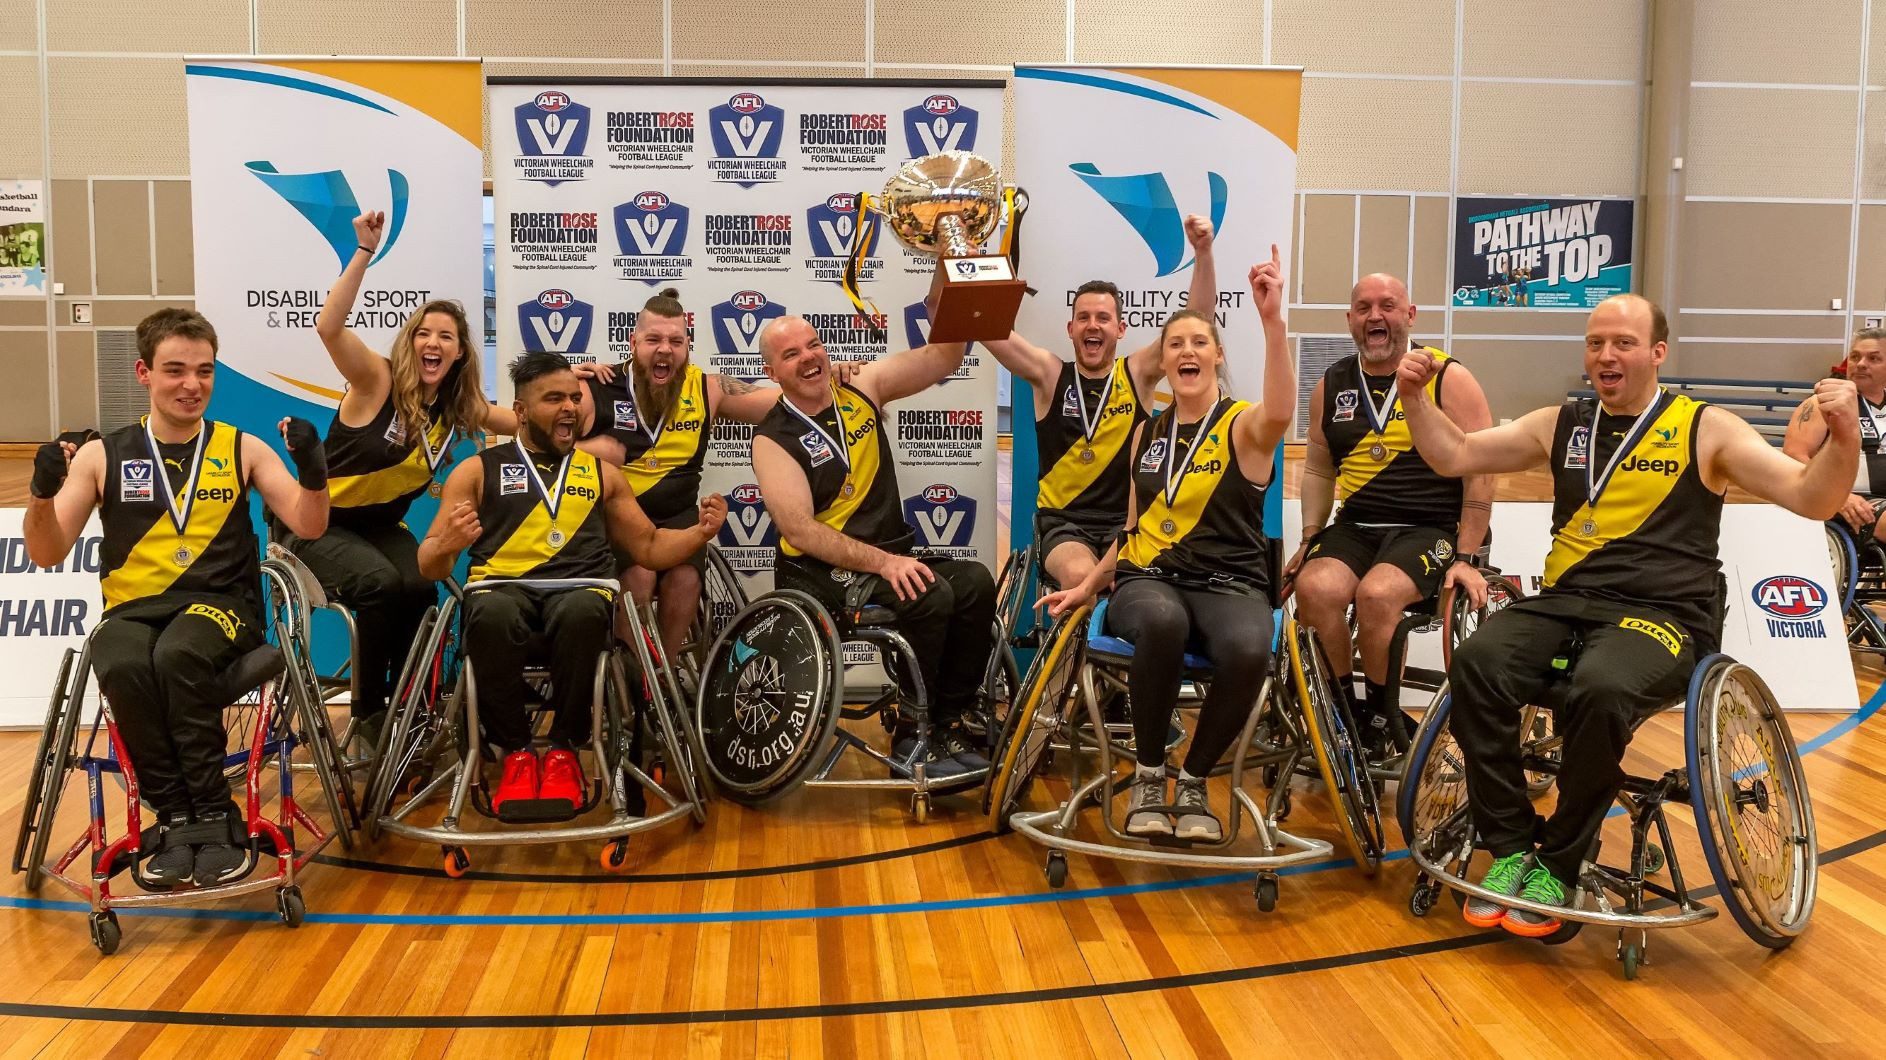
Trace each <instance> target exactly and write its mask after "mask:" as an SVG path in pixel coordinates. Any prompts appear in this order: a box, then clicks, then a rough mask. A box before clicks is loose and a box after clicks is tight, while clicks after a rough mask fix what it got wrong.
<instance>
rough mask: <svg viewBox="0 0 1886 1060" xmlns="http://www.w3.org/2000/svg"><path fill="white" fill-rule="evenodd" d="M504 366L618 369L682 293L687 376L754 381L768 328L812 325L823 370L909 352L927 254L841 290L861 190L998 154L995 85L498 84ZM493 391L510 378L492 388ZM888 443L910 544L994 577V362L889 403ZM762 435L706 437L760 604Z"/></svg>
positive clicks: (887, 246) (726, 535) (721, 430)
mask: <svg viewBox="0 0 1886 1060" xmlns="http://www.w3.org/2000/svg"><path fill="white" fill-rule="evenodd" d="M489 98H490V108H491V123H492V128H493V130H495V132H494V136H495V137H496V142H495V144H494V147H493V151H492V172H493V174H494V180H493V196H494V199H495V203H494V205H495V207H496V216H497V224H496V243H497V302H498V326H497V331H498V351H499V355H500V359H501V360H503V361H506V362H508V361H509V360H510V359H511V358H512V357H514V356H515V355H517V354H518V353H520V352H523V351H525V350H554V351H557V352H560V353H564V354H567V355H569V356H570V357H571V358H572V359H578V360H589V359H595V360H603V361H608V362H614V361H620V360H624V359H627V358H628V356H629V335H630V333H631V331H632V330H633V328H634V325H635V316H636V313H637V312H638V311H639V310H640V309H641V307H642V304H643V303H644V302H645V301H647V299H648V297H649V296H650V295H652V294H654V293H655V292H656V291H658V290H660V289H661V288H663V287H666V286H670V285H672V286H674V287H676V288H678V289H679V290H680V293H681V301H682V303H683V304H684V305H686V306H687V307H688V310H689V313H688V324H689V327H690V328H691V329H692V330H693V333H694V353H693V355H692V356H693V360H694V363H696V364H698V365H700V366H701V368H702V370H704V371H707V372H720V373H724V374H727V375H730V376H736V377H739V378H741V379H746V380H750V381H755V382H759V383H761V384H762V385H765V383H766V380H765V373H764V372H763V371H762V370H761V367H760V356H759V346H758V343H757V339H758V335H759V329H760V327H761V326H763V325H764V324H765V322H766V321H767V320H769V319H772V318H774V317H779V316H784V315H786V314H789V313H790V314H796V315H800V316H803V317H805V318H806V319H807V320H808V321H809V322H811V324H812V325H813V327H814V328H816V329H817V330H818V332H819V335H820V336H821V338H823V340H824V342H825V346H826V349H827V350H828V351H829V352H830V354H831V356H832V359H833V360H835V361H858V360H874V359H876V358H878V357H882V356H884V354H885V353H886V352H895V351H897V350H902V349H906V348H908V347H911V346H917V345H921V344H922V343H923V341H924V335H925V332H926V331H927V327H928V321H927V319H926V318H925V317H924V316H923V310H922V301H923V297H924V295H925V293H927V292H928V290H929V285H930V278H931V275H932V274H933V273H934V272H935V268H936V264H935V261H934V259H931V258H925V257H920V256H918V255H915V254H912V253H910V252H909V251H907V250H905V249H903V247H902V246H901V245H899V244H898V243H897V242H896V241H895V240H894V239H893V238H891V236H890V235H889V234H888V233H885V234H884V235H882V236H881V242H880V243H879V247H878V250H877V252H876V254H875V255H874V256H873V257H872V258H870V259H868V261H867V263H866V265H865V267H864V270H863V273H864V279H865V282H864V284H863V290H864V293H865V295H866V297H868V298H870V299H871V300H872V301H874V302H875V303H876V304H877V306H878V308H879V309H880V310H881V311H882V313H883V319H882V320H880V321H879V323H880V324H882V325H883V326H884V328H885V331H886V336H885V337H883V338H879V337H875V336H873V334H872V329H871V328H870V327H869V326H867V324H866V323H865V322H864V321H863V320H861V319H860V318H859V317H858V316H857V314H856V313H855V311H854V310H853V308H852V306H851V303H850V301H849V300H848V299H847V298H846V297H845V294H844V291H843V290H842V289H841V288H840V286H839V282H838V281H839V277H840V275H841V271H842V268H843V265H844V255H845V252H846V251H847V250H848V249H850V246H851V239H852V234H853V233H854V231H855V230H856V227H857V224H856V222H857V194H858V193H859V192H869V193H872V194H876V193H877V192H878V191H879V190H880V189H882V188H883V186H884V182H885V180H886V178H888V177H889V176H890V175H891V174H892V173H893V172H895V171H896V170H897V168H898V167H899V166H900V165H902V164H903V163H904V161H905V160H907V159H910V158H913V157H916V156H919V155H925V154H931V153H934V152H935V151H938V150H944V149H949V148H958V149H962V150H971V151H974V152H976V153H977V154H980V155H982V156H984V157H986V158H990V159H997V160H999V159H1000V158H1001V157H1002V143H1001V135H1002V117H1001V115H1002V84H1001V82H999V81H994V82H989V81H980V82H961V81H947V82H945V81H937V82H929V81H908V82H892V81H884V82H839V83H826V84H820V83H817V82H787V83H780V82H770V81H769V82H758V83H756V82H736V81H727V82H711V83H701V82H692V81H675V80H666V81H641V82H636V81H609V82H602V83H598V82H594V81H582V80H576V81H556V80H545V79H534V78H529V79H526V78H494V79H492V83H491V86H490V89H489ZM503 385H504V384H503V383H502V382H501V383H500V386H501V387H502V386H503ZM884 426H885V434H886V435H887V436H888V437H889V438H890V440H891V445H892V448H893V449H894V450H895V452H896V459H897V481H898V484H899V486H901V487H902V490H903V495H904V511H905V515H906V517H907V518H908V519H909V521H910V522H911V523H912V524H913V525H914V526H915V527H916V528H917V530H918V538H919V542H920V543H921V544H924V545H927V546H931V547H935V548H940V549H942V550H943V551H946V552H949V553H951V554H953V555H957V556H961V557H967V558H977V559H981V560H982V561H983V562H984V563H988V564H990V565H991V566H992V567H993V566H994V564H995V558H996V553H995V547H996V541H995V523H996V511H995V508H996V496H995V364H994V361H993V359H992V358H989V357H988V355H987V354H986V353H985V352H983V351H981V350H979V349H972V350H971V351H970V353H969V356H968V357H967V358H966V360H965V362H964V367H963V370H962V371H961V372H959V373H958V374H957V375H956V376H955V377H954V378H953V379H951V380H950V381H949V382H947V383H945V384H944V385H943V386H940V387H936V388H934V389H932V390H930V391H927V392H925V393H923V394H919V395H916V396H914V397H911V398H907V399H905V400H903V401H900V402H898V403H897V404H896V405H894V406H892V408H891V409H890V410H889V413H888V415H887V416H886V420H885V425H884ZM752 439H753V428H752V427H751V426H749V425H747V424H740V423H727V422H723V423H720V424H718V425H717V426H716V427H715V429H714V447H713V449H712V451H711V452H710V455H709V457H708V461H707V469H706V473H705V475H704V476H703V488H704V489H707V490H716V491H719V492H721V493H723V494H725V495H726V496H727V501H728V509H729V517H728V524H727V527H726V528H725V529H724V530H723V531H722V532H721V538H720V545H721V548H723V549H724V550H725V551H726V553H727V556H728V559H729V561H730V562H731V563H732V564H733V566H734V567H735V569H737V570H739V571H740V572H741V573H742V574H743V575H745V576H746V577H747V578H748V579H749V585H748V590H749V591H750V592H753V593H758V592H761V591H764V590H765V589H767V588H769V587H770V585H771V580H772V578H771V570H772V567H773V561H774V553H775V547H776V545H777V543H778V536H779V535H778V532H777V531H776V530H775V529H774V528H773V525H772V520H771V518H770V517H769V516H768V515H767V513H766V504H765V500H764V499H763V498H762V497H761V496H760V492H759V489H758V487H757V486H755V485H754V481H753V468H752Z"/></svg>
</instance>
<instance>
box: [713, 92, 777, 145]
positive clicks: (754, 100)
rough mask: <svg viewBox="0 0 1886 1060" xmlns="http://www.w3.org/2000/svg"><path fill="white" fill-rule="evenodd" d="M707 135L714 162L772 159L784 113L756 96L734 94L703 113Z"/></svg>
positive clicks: (751, 94) (742, 93) (755, 94)
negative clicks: (738, 159)
mask: <svg viewBox="0 0 1886 1060" xmlns="http://www.w3.org/2000/svg"><path fill="white" fill-rule="evenodd" d="M707 125H708V131H709V132H710V133H711V134H712V136H713V139H714V155H715V157H718V158H773V157H776V156H777V155H778V154H779V137H780V133H781V132H783V131H784V130H785V127H786V112H785V111H783V110H780V109H779V108H778V107H775V106H772V105H770V104H768V103H767V102H766V100H765V99H763V98H761V97H760V94H759V93H757V92H736V93H734V95H733V97H732V98H730V99H728V100H727V102H726V103H723V104H722V105H720V106H718V107H715V108H714V109H712V110H710V111H708V112H707Z"/></svg>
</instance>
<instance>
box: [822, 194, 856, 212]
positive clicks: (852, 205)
mask: <svg viewBox="0 0 1886 1060" xmlns="http://www.w3.org/2000/svg"><path fill="white" fill-rule="evenodd" d="M825 208H826V209H828V210H830V211H832V212H833V213H851V212H853V211H854V210H856V209H857V208H858V195H857V193H856V192H850V191H841V192H839V193H838V194H836V195H833V196H832V197H831V198H829V199H826V200H825Z"/></svg>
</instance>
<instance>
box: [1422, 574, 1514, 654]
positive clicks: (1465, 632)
mask: <svg viewBox="0 0 1886 1060" xmlns="http://www.w3.org/2000/svg"><path fill="white" fill-rule="evenodd" d="M1485 573H1486V580H1487V602H1486V606H1485V607H1474V606H1472V604H1471V602H1470V601H1468V599H1467V597H1466V596H1465V595H1464V594H1461V593H1455V594H1454V598H1453V599H1452V600H1450V601H1448V605H1447V611H1446V613H1445V614H1443V615H1442V616H1441V662H1442V666H1444V667H1451V666H1453V665H1454V649H1455V648H1458V647H1460V646H1461V645H1462V644H1465V643H1466V642H1467V638H1468V637H1471V636H1473V635H1474V632H1475V631H1476V630H1478V629H1479V628H1480V624H1481V623H1482V622H1485V621H1486V620H1487V618H1488V617H1489V616H1491V615H1492V614H1493V613H1494V612H1496V611H1502V610H1504V609H1506V608H1507V607H1510V606H1512V605H1513V604H1515V603H1518V602H1519V601H1520V600H1521V599H1522V598H1524V597H1525V595H1526V594H1525V591H1524V590H1522V589H1521V588H1520V587H1519V583H1518V582H1516V581H1514V580H1513V579H1511V578H1508V577H1507V576H1506V575H1504V574H1501V573H1499V572H1498V571H1487V572H1485Z"/></svg>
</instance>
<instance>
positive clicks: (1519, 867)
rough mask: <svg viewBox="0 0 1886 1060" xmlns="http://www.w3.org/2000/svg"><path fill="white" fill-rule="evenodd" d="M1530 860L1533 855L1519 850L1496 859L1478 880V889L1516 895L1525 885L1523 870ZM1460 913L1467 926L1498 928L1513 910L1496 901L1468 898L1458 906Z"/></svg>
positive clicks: (1524, 870) (1524, 871) (1524, 872)
mask: <svg viewBox="0 0 1886 1060" xmlns="http://www.w3.org/2000/svg"><path fill="white" fill-rule="evenodd" d="M1531 861H1532V855H1531V854H1529V853H1526V852H1524V851H1521V852H1520V853H1517V854H1508V855H1506V856H1505V857H1503V858H1497V859H1495V860H1494V862H1493V864H1491V865H1489V866H1487V872H1486V875H1484V876H1482V877H1480V886H1482V887H1484V888H1486V889H1487V890H1489V891H1493V892H1494V893H1496V894H1505V895H1516V894H1518V893H1519V890H1520V888H1521V887H1523V886H1524V885H1525V881H1526V869H1527V867H1528V866H1529V865H1530V863H1531ZM1460 914H1461V916H1462V917H1463V918H1465V919H1466V921H1467V923H1469V924H1472V925H1473V926H1474V927H1481V928H1490V927H1498V926H1499V925H1500V922H1501V921H1503V920H1505V919H1506V918H1507V917H1509V916H1512V915H1513V914H1512V911H1511V910H1510V909H1509V908H1508V907H1507V906H1504V905H1501V904H1500V903H1498V902H1490V901H1488V900H1486V899H1485V898H1472V897H1470V898H1468V899H1467V902H1466V904H1465V905H1462V906H1461V907H1460Z"/></svg>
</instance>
